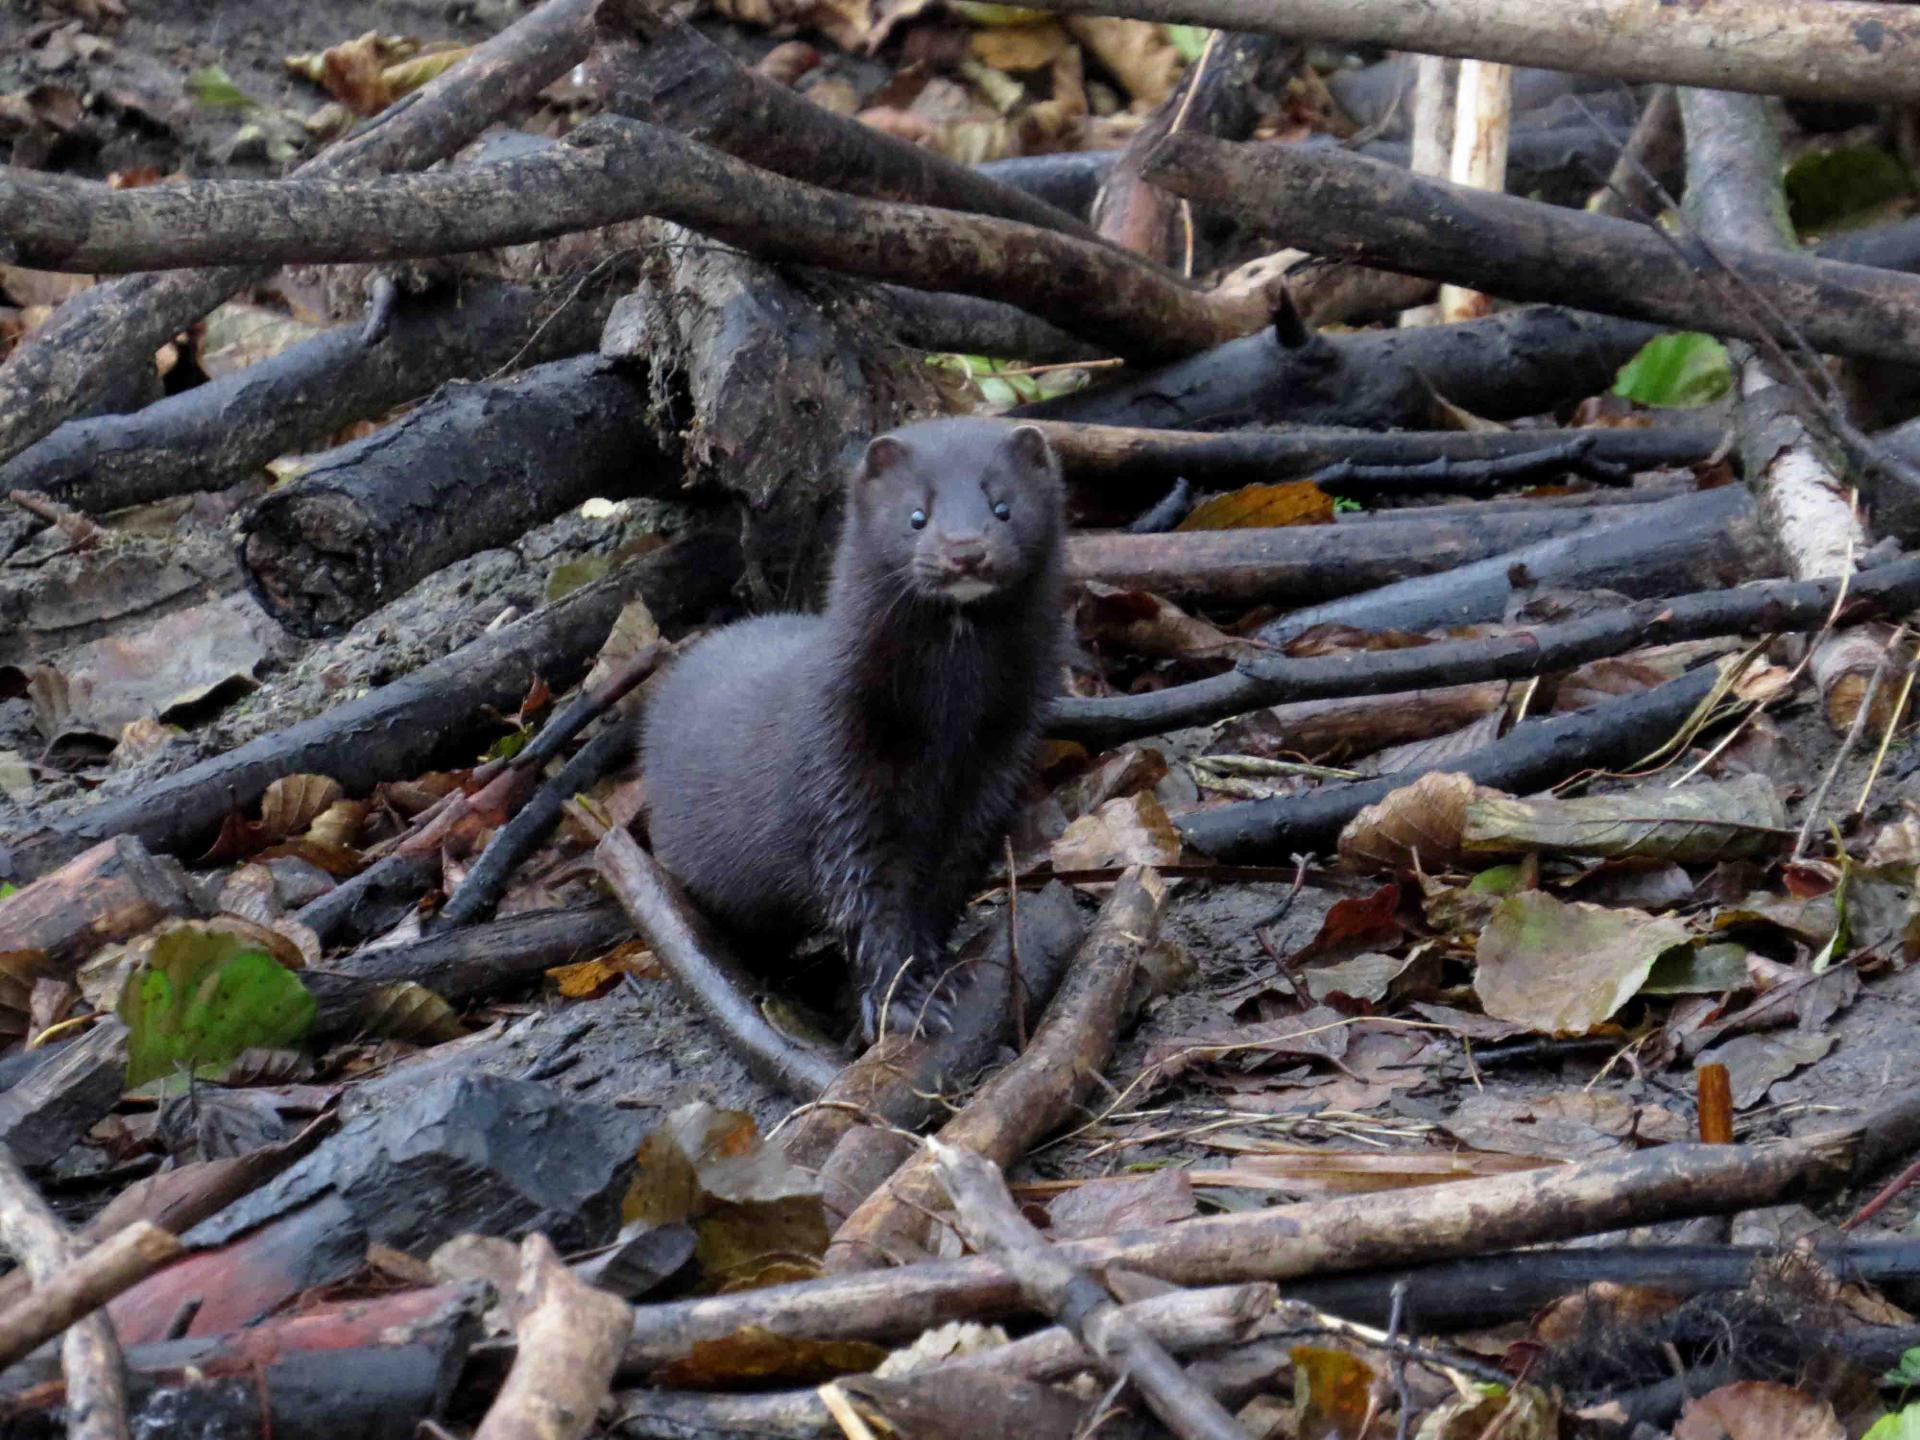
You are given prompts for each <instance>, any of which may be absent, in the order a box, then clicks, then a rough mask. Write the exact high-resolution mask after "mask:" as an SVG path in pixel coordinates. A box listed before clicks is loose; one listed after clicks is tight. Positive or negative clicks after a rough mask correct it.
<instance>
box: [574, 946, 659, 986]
mask: <svg viewBox="0 0 1920 1440" xmlns="http://www.w3.org/2000/svg"><path fill="white" fill-rule="evenodd" d="M659 974H660V965H659V962H658V961H656V960H655V959H654V958H653V952H652V951H651V950H649V949H647V948H646V946H644V945H642V944H640V943H639V942H638V941H633V942H630V943H628V944H626V945H622V946H619V947H618V948H617V949H614V950H610V951H608V952H607V953H606V954H605V955H602V956H599V957H598V958H596V959H593V960H580V961H577V962H575V963H574V964H572V965H556V966H555V967H554V968H553V969H551V970H549V971H547V979H549V980H551V981H552V982H553V987H554V989H556V990H557V991H559V992H560V995H561V997H562V998H564V999H567V1000H590V999H593V998H594V997H595V996H599V995H604V994H606V993H607V992H608V991H609V990H611V989H613V987H614V986H616V985H618V984H619V983H620V977H621V976H623V975H635V976H642V977H657V976H658V975H659Z"/></svg>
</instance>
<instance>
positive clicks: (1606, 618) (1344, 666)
mask: <svg viewBox="0 0 1920 1440" xmlns="http://www.w3.org/2000/svg"><path fill="white" fill-rule="evenodd" d="M1840 588H1841V582H1840V581H1839V580H1813V581H1808V580H1798V581H1796V580H1771V581H1762V582H1758V583H1755V584H1750V585H1742V586H1738V587H1736V588H1734V589H1731V590H1712V591H1701V592H1696V593H1694V594H1691V595H1680V596H1676V597H1674V598H1673V599H1670V600H1643V601H1641V602H1639V603H1638V604H1634V605H1627V606H1623V607H1621V608H1619V609H1616V610H1609V611H1604V612H1602V613H1600V614H1595V615H1588V616H1584V617H1582V618H1580V619H1578V620H1568V621H1564V622H1561V623H1559V624H1549V625H1537V626H1533V627H1531V628H1529V629H1525V630H1518V631H1514V632H1513V633H1511V634H1507V635H1496V636H1492V637H1490V638H1488V639H1484V640H1451V641H1448V640H1442V641H1440V642H1438V643H1436V644H1433V645H1423V646H1417V647H1415V648H1412V649H1406V650H1376V651H1360V650H1354V651H1346V652H1343V653H1341V654H1337V655H1319V656H1301V657H1293V656H1284V655H1279V656H1273V657H1271V658H1265V657H1262V658H1255V659H1250V660H1248V661H1246V662H1244V663H1243V664H1241V665H1240V667H1239V668H1238V669H1237V670H1236V671H1235V672H1234V673H1232V674H1229V675H1221V676H1216V677H1214V678H1213V679H1211V680H1205V681H1200V682H1197V683H1195V684H1191V685H1176V686H1170V687H1168V688H1167V689H1165V690H1159V691H1154V692H1151V693H1149V694H1146V695H1127V696H1120V697H1115V698H1113V699H1096V700H1074V699H1064V700H1057V701H1055V702H1054V707H1053V710H1052V712H1051V719H1050V720H1049V722H1048V727H1047V728H1048V732H1049V733H1051V734H1056V735H1063V736H1071V737H1073V738H1075V739H1082V740H1088V741H1093V742H1098V743H1114V742H1116V741H1118V740H1122V739H1129V738H1132V737H1133V736H1135V735H1151V734H1157V733H1160V732H1163V731H1166V730H1174V729H1179V728H1180V727H1182V726H1186V725H1201V724H1206V723H1209V722H1211V721H1214V720H1218V719H1220V718H1222V717H1223V716H1227V715H1238V714H1242V713H1244V712H1245V711H1248V710H1251V709H1253V708H1255V707H1256V706H1261V705H1275V704H1281V703H1285V702H1289V701H1299V700H1313V699H1322V698H1328V697H1332V696H1341V695H1385V694H1391V693H1393V692H1396V691H1406V690H1419V689H1423V688H1425V687H1426V686H1429V685H1452V684H1459V683H1463V682H1466V681H1472V680H1520V679H1526V678H1528V677H1530V676H1534V675H1545V674H1547V673H1549V672H1551V671H1555V670H1566V669H1571V668H1572V667H1573V666H1575V665H1583V664H1585V663H1587V662H1588V661H1590V660H1599V659H1603V658H1605V657H1607V656H1609V655H1621V654H1625V653H1626V652H1627V651H1628V650H1637V649H1640V648H1642V647H1644V646H1648V645H1666V644H1671V643H1673V642H1676V641H1680V640H1705V639H1710V638H1713V637H1716V636H1721V635H1755V636H1758V635H1774V634H1780V633H1783V632H1789V631H1795V630H1811V629H1817V628H1819V627H1820V626H1821V625H1823V624H1824V623H1825V622H1826V620H1827V617H1828V616H1829V615H1831V614H1832V613H1833V607H1834V602H1835V601H1836V600H1837V599H1838V598H1839V595H1840ZM1847 598H1848V601H1849V604H1848V608H1847V609H1846V611H1845V612H1844V614H1843V616H1842V617H1841V622H1842V623H1844V624H1853V623H1858V622H1860V621H1863V620H1868V619H1872V618H1874V617H1876V616H1899V615H1905V614H1907V613H1909V612H1910V611H1913V610H1915V609H1920V560H1897V561H1894V562H1892V563H1891V564H1888V565H1883V566H1880V567H1878V568H1876V569H1873V570H1869V571H1866V572H1865V573H1864V574H1861V575H1859V576H1857V577H1855V578H1854V580H1853V582H1852V584H1851V585H1850V586H1849V588H1848V590H1847ZM1856 606H1857V608H1856Z"/></svg>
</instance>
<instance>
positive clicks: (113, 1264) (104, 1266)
mask: <svg viewBox="0 0 1920 1440" xmlns="http://www.w3.org/2000/svg"><path fill="white" fill-rule="evenodd" d="M180 1253H181V1249H180V1242H179V1241H178V1240H175V1239H174V1238H173V1236H171V1235H169V1234H168V1233H167V1232H166V1231H165V1230H162V1229H161V1228H160V1227H159V1226H158V1225H153V1224H149V1223H148V1222H147V1221H145V1220H136V1221H135V1222H134V1223H133V1224H131V1225H129V1226H127V1227H126V1228H125V1229H123V1230H116V1231H115V1232H114V1233H113V1234H112V1235H110V1236H108V1237H107V1238H106V1239H105V1240H103V1241H101V1242H100V1244H98V1245H96V1246H95V1247H94V1248H93V1249H91V1250H88V1251H85V1252H84V1253H82V1254H81V1255H80V1256H79V1258H78V1259H76V1260H75V1261H74V1262H73V1263H72V1264H71V1265H68V1266H65V1267H64V1268H63V1269H61V1270H60V1271H59V1272H58V1273H57V1274H55V1275H54V1277H53V1278H52V1279H51V1280H49V1281H48V1282H47V1283H46V1284H44V1285H36V1286H35V1287H34V1289H33V1290H32V1291H31V1292H30V1293H28V1294H26V1295H23V1296H21V1297H20V1298H19V1299H18V1300H16V1301H15V1302H14V1303H13V1304H11V1305H9V1306H8V1307H7V1308H6V1309H4V1310H0V1370H4V1369H5V1368H6V1367H7V1366H9V1365H11V1364H13V1362H14V1361H16V1360H18V1359H19V1358H20V1357H21V1356H23V1355H26V1354H28V1353H30V1352H31V1351H33V1350H34V1349H36V1348H37V1347H38V1346H40V1345H41V1344H43V1343H44V1342H46V1341H48V1340H51V1339H52V1338H53V1337H54V1336H55V1335H58V1334H59V1333H60V1332H61V1331H62V1330H65V1329H66V1328H67V1327H68V1326H70V1325H72V1324H73V1323H74V1322H75V1321H77V1320H79V1319H80V1318H81V1317H82V1316H85V1315H90V1314H92V1313H93V1312H94V1311H95V1310H98V1309H99V1308H100V1307H101V1306H102V1305H105V1304H106V1303H107V1302H108V1301H109V1300H111V1299H113V1297H114V1296H116V1295H118V1294H120V1293H121V1291H123V1290H127V1289H131V1288H132V1287H133V1286H135V1285H137V1284H139V1283H140V1281H142V1280H144V1279H146V1277H147V1276H149V1275H151V1274H153V1272H154V1271H156V1270H158V1269H159V1268H160V1267H161V1266H163V1265H165V1264H167V1263H168V1262H169V1261H171V1260H173V1259H174V1257H176V1256H177V1255H179V1254H180Z"/></svg>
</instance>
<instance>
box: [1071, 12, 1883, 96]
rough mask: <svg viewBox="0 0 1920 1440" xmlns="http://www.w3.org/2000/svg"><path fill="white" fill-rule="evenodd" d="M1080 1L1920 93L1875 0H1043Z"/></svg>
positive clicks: (1826, 90) (1480, 55) (1315, 33)
mask: <svg viewBox="0 0 1920 1440" xmlns="http://www.w3.org/2000/svg"><path fill="white" fill-rule="evenodd" d="M1034 8H1036V9H1040V10H1053V11H1058V12H1061V13H1064V14H1068V15H1088V14H1091V15H1122V16H1126V17H1127V18H1129V19H1133V20H1152V21H1172V22H1178V23H1181V24H1188V25H1206V26H1211V27H1213V28H1215V29H1220V30H1251V31H1256V32H1261V33H1265V34H1270V35H1280V36H1284V37H1285V38H1287V39H1289V40H1319V41H1331V42H1335V43H1339V44H1361V45H1379V46H1384V47H1386V48H1388V49H1392V50H1412V51H1415V52H1417V53H1420V54H1423V55H1460V56H1471V57H1474V58H1477V59H1481V60H1499V61H1503V62H1505V63H1507V64H1510V65H1540V66H1545V67H1547V68H1548V69H1553V70H1571V71H1574V72H1576V73H1578V74H1582V75H1610V76H1613V77H1615V78H1617V79H1621V80H1628V81H1633V82H1635V83H1642V82H1645V81H1648V80H1670V81H1673V82H1675V83H1677V84H1681V85H1701V86H1707V87H1710V88H1713V89H1717V90H1747V91H1752V92H1755V93H1757V94H1761V95H1790V96H1797V97H1804V98H1806V99H1824V100H1848V101H1859V102H1865V101H1873V100H1881V101H1895V100H1914V99H1920V76H1915V75H1913V74H1911V73H1910V72H1909V71H1908V70H1907V68H1906V67H1905V66H1903V65H1901V64H1900V63H1898V57H1901V56H1905V55H1907V54H1910V53H1911V52H1912V51H1913V50H1914V48H1915V47H1920V19H1915V18H1914V17H1913V16H1911V15H1907V14H1904V13H1902V10H1901V8H1900V7H1899V6H1897V5H1886V4H1875V3H1869V0H1763V3H1755V0H1695V3H1692V4H1689V5H1686V6H1672V5H1662V6H1659V7H1657V8H1655V9H1653V10H1648V9H1646V8H1645V7H1644V6H1642V5H1640V4H1638V3H1636V0H1594V3H1591V4H1583V5H1581V6H1580V7H1579V8H1577V9H1560V10H1550V11H1543V10H1541V8H1540V7H1539V6H1538V5H1536V4H1534V3H1532V0H1456V3H1453V4H1449V5H1445V6H1425V5H1420V6H1409V5H1406V4H1403V3H1402V0H1282V3H1273V0H1037V3H1036V5H1035V6H1034Z"/></svg>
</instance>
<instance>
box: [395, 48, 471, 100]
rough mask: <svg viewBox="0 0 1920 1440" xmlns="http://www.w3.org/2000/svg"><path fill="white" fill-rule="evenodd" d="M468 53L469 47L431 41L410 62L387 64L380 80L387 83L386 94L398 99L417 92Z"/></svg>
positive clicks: (469, 52)
mask: <svg viewBox="0 0 1920 1440" xmlns="http://www.w3.org/2000/svg"><path fill="white" fill-rule="evenodd" d="M472 53H473V47H472V46H471V45H456V44H454V43H453V42H452V41H449V40H439V41H435V42H434V43H433V44H431V45H428V46H427V47H426V48H425V49H423V50H422V51H421V52H420V53H419V54H418V55H416V56H414V57H413V58H412V59H411V60H402V61H401V62H400V63H399V64H397V65H389V66H388V67H387V68H386V69H385V70H384V71H382V72H381V78H382V79H383V80H385V81H386V82H387V93H388V94H389V95H391V96H392V97H393V98H394V99H395V100H398V99H399V98H400V97H401V96H402V95H405V94H408V93H409V92H411V91H414V90H418V89H419V88H420V87H421V86H422V85H424V84H426V83H427V82H428V81H429V80H432V79H435V78H436V77H438V76H440V75H442V74H444V73H445V72H446V71H448V70H450V69H452V68H453V67H454V66H455V65H458V64H459V63H460V62H461V61H462V60H464V59H466V58H467V56H469V55H471V54H472Z"/></svg>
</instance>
